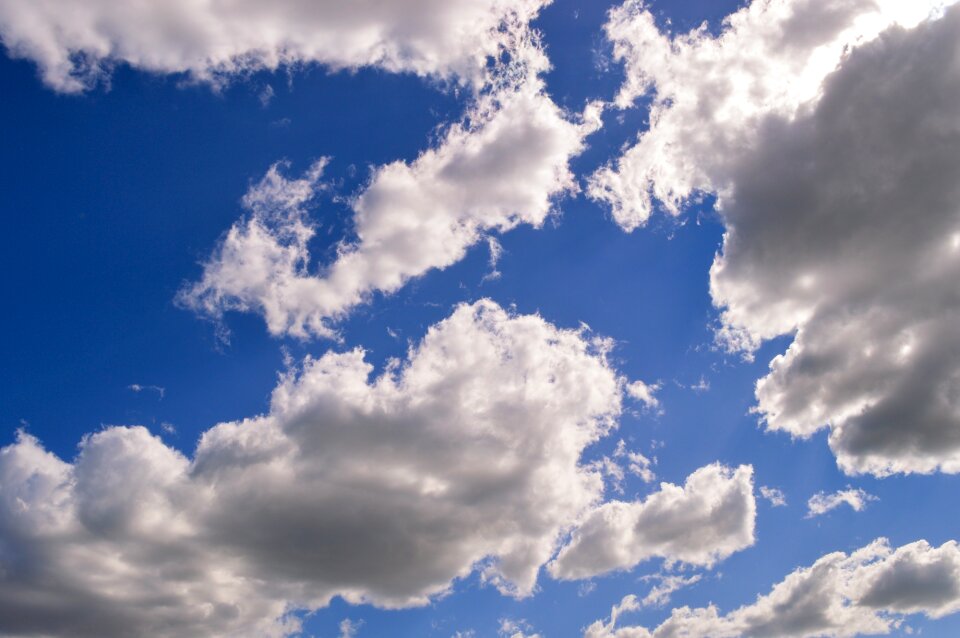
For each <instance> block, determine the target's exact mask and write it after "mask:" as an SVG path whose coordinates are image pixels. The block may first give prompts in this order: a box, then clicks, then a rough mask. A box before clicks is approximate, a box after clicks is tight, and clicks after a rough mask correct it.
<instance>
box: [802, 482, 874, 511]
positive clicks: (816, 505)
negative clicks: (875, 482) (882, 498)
mask: <svg viewBox="0 0 960 638" xmlns="http://www.w3.org/2000/svg"><path fill="white" fill-rule="evenodd" d="M876 500H879V499H877V497H876V496H873V495H872V494H867V493H866V492H864V491H863V490H862V489H859V488H857V489H853V488H847V489H845V490H838V491H837V492H834V493H833V494H827V493H825V492H817V493H816V494H814V495H813V496H811V497H810V500H809V501H807V518H813V517H814V516H820V515H821V514H826V513H827V512H829V511H831V510H835V509H837V508H838V507H840V506H841V505H843V504H847V505H849V506H850V507H851V508H853V511H854V512H862V511H863V510H864V509H866V507H867V503H869V502H870V501H876Z"/></svg>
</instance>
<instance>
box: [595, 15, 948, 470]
mask: <svg viewBox="0 0 960 638" xmlns="http://www.w3.org/2000/svg"><path fill="white" fill-rule="evenodd" d="M948 4H950V3H945V2H937V1H931V2H897V1H890V2H873V1H866V0H864V1H862V2H860V1H851V2H843V3H827V2H806V1H799V0H797V1H794V0H777V1H774V2H754V3H751V4H750V5H748V6H746V7H744V8H743V9H742V10H740V11H739V12H737V13H735V14H734V15H733V16H731V17H730V18H729V19H728V20H727V21H726V23H725V28H724V30H723V32H722V33H721V35H719V36H717V37H713V36H711V35H710V34H709V33H708V32H706V31H704V30H700V31H695V32H693V33H691V34H688V35H686V36H683V37H679V38H676V39H670V38H669V37H668V36H666V35H664V34H662V33H661V32H660V31H659V30H658V28H657V27H656V25H655V21H654V18H653V17H652V15H651V14H650V13H649V12H648V11H646V10H644V9H643V7H642V5H640V4H638V3H635V2H628V3H627V4H626V5H624V7H622V8H621V9H619V10H617V11H615V12H614V13H613V14H612V17H611V20H610V22H609V24H608V25H607V30H608V33H609V34H610V36H611V37H612V38H613V39H614V42H615V44H616V52H617V55H618V56H619V57H620V58H621V59H623V60H625V62H626V66H627V69H628V79H627V83H626V84H625V85H624V87H623V89H622V91H621V95H620V98H619V103H620V104H621V106H627V105H629V103H630V102H631V101H632V100H633V99H634V98H635V97H637V96H638V95H640V94H641V93H643V92H645V91H655V95H656V97H655V102H654V106H653V107H652V112H651V116H650V121H651V126H650V130H649V131H647V132H645V133H642V134H641V135H640V138H639V142H638V144H637V145H636V146H634V147H632V148H631V149H629V150H627V151H626V153H625V154H624V155H623V157H622V158H620V160H619V161H618V162H617V164H616V165H615V166H611V167H608V168H605V169H603V170H601V171H600V172H598V173H597V174H596V175H594V176H593V178H592V179H591V194H592V195H593V196H594V197H596V198H599V199H601V200H604V201H607V202H609V203H610V205H611V206H612V207H613V211H614V216H615V217H616V219H617V221H618V222H619V223H620V224H621V225H622V226H623V227H624V228H626V229H633V228H635V227H637V226H639V225H641V224H643V223H644V222H645V221H646V219H647V218H648V217H649V215H650V213H651V211H652V210H653V207H654V204H655V203H659V204H661V205H662V206H663V207H664V208H665V209H666V210H667V211H669V212H671V213H673V214H678V213H679V212H680V210H681V209H682V208H683V207H684V205H685V204H687V203H688V202H689V201H690V199H691V198H692V197H695V196H696V195H697V194H698V193H701V192H714V193H717V194H718V195H719V204H718V207H719V210H720V212H721V214H722V216H723V219H724V222H725V224H726V226H727V233H726V235H725V237H724V243H723V249H722V253H721V254H720V256H719V257H718V258H717V260H716V261H715V263H714V265H713V269H712V271H711V294H712V296H713V300H714V303H715V304H716V305H717V306H718V307H719V308H720V309H721V310H722V316H721V321H722V329H721V332H720V335H721V338H722V340H723V341H724V342H725V343H726V344H727V345H728V346H729V347H731V348H734V349H742V350H745V351H747V352H749V351H752V350H753V349H755V348H756V347H757V346H758V345H759V344H760V343H761V342H762V341H764V340H766V339H770V338H773V337H776V336H779V335H785V334H794V335H795V339H794V342H793V344H792V345H791V346H790V348H789V350H788V351H787V353H786V354H784V355H782V356H779V357H776V358H775V359H774V360H773V362H772V363H771V371H770V374H769V375H768V376H766V377H765V378H764V379H762V380H761V381H760V383H759V384H758V386H757V399H758V411H759V414H760V415H761V416H762V418H763V420H764V421H765V423H766V425H767V427H768V428H769V429H771V430H777V431H784V432H787V433H789V434H790V435H792V436H795V437H802V438H807V437H809V436H811V435H812V434H813V433H814V432H816V431H818V430H820V429H822V428H825V427H829V428H830V430H831V432H830V446H831V448H832V449H833V450H834V452H835V454H836V456H837V460H838V462H839V464H840V466H841V467H842V468H843V470H844V471H845V472H848V473H851V474H857V473H872V474H877V475H887V474H890V473H897V472H925V473H926V472H933V471H937V470H940V471H944V472H951V473H955V472H958V471H960V367H958V363H957V362H958V361H960V357H958V352H960V350H958V348H960V322H958V319H957V318H958V316H960V297H958V296H957V292H956V291H957V288H956V282H957V281H958V280H960V250H958V249H957V248H956V245H957V242H955V241H953V238H954V237H956V236H957V233H958V232H960V231H958V229H960V205H958V203H957V202H958V201H960V187H958V184H960V168H958V167H960V162H958V158H960V135H958V127H957V122H958V121H960V99H958V96H960V66H958V64H957V59H958V47H957V42H960V37H958V35H960V11H958V10H956V9H946V5H948ZM877 78H883V81H877ZM917 96H922V99H918V97H917ZM920 215H922V219H923V221H922V223H917V221H916V220H917V218H918V216H920Z"/></svg>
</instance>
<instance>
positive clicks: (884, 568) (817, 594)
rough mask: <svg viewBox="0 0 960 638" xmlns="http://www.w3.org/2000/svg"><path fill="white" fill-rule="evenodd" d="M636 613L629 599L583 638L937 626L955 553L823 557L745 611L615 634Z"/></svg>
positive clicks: (847, 634) (792, 634)
mask: <svg viewBox="0 0 960 638" xmlns="http://www.w3.org/2000/svg"><path fill="white" fill-rule="evenodd" d="M637 608H639V605H638V604H637V602H636V597H633V596H628V597H626V598H624V600H623V601H622V602H621V603H620V604H619V605H617V606H615V607H614V608H613V612H612V614H611V619H610V621H609V622H606V623H605V622H603V621H599V620H598V621H596V622H595V623H593V624H592V625H591V626H590V627H588V628H587V630H586V633H585V634H584V636H585V638H670V637H680V636H710V637H711V638H739V637H741V636H750V637H751V638H774V637H776V638H814V637H816V638H820V637H826V638H852V637H853V636H861V635H871V636H872V635H880V634H889V633H890V632H891V631H892V630H894V629H896V628H898V627H900V626H901V624H902V622H903V620H904V619H905V617H907V616H909V615H911V614H923V615H924V616H927V617H928V618H942V617H943V616H946V615H948V614H952V613H955V612H957V611H960V547H958V545H957V543H956V542H955V541H950V542H947V543H944V544H943V545H941V546H940V547H937V548H935V547H931V546H930V545H929V544H927V542H926V541H918V542H915V543H911V544H909V545H904V546H903V547H900V548H898V549H896V550H893V549H891V548H890V546H889V544H888V543H887V541H886V539H879V540H877V541H874V542H873V543H871V544H870V545H867V546H866V547H863V548H861V549H859V550H857V551H856V552H853V553H852V554H850V555H847V554H844V553H843V552H836V553H833V554H828V555H826V556H824V557H822V558H820V559H819V560H818V561H816V562H815V563H814V564H813V565H812V566H811V567H806V568H801V569H798V570H796V571H794V572H792V573H791V574H790V575H788V576H787V577H786V578H785V579H784V580H783V581H782V582H780V583H778V584H776V585H775V586H774V587H773V589H772V591H771V592H770V593H769V594H767V595H765V596H760V597H759V598H757V601H756V602H755V603H753V604H751V605H747V606H744V607H741V608H739V609H737V610H735V611H733V612H731V613H729V614H726V615H721V614H720V613H719V612H718V610H717V608H716V607H714V606H712V605H711V606H710V607H701V608H697V609H691V608H689V607H681V608H678V609H674V610H673V612H672V614H671V616H670V617H669V618H668V619H667V620H666V621H665V622H663V623H662V624H661V625H660V626H659V627H657V628H656V629H655V630H654V631H650V630H648V629H645V628H643V627H621V628H617V627H616V624H617V617H618V615H619V614H620V613H622V612H623V611H626V610H634V609H637Z"/></svg>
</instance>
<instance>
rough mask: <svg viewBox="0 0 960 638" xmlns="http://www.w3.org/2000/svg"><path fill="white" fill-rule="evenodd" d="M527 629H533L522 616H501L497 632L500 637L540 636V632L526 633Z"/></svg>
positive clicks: (532, 637)
mask: <svg viewBox="0 0 960 638" xmlns="http://www.w3.org/2000/svg"><path fill="white" fill-rule="evenodd" d="M529 631H533V629H532V628H531V627H530V623H528V622H527V621H526V620H523V619H522V618H521V619H520V620H512V619H510V618H501V619H500V629H499V630H498V632H497V634H498V635H499V636H500V637H501V638H541V636H540V634H531V633H527V632H529Z"/></svg>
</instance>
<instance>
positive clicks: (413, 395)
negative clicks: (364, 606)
mask: <svg viewBox="0 0 960 638" xmlns="http://www.w3.org/2000/svg"><path fill="white" fill-rule="evenodd" d="M608 347H609V343H608V342H607V341H604V340H600V339H596V338H590V337H589V336H588V335H587V334H585V333H583V332H582V331H569V330H560V329H557V328H555V327H553V326H551V325H550V324H548V323H546V322H545V321H543V320H542V319H540V318H539V317H536V316H513V315H510V314H508V313H507V312H505V311H504V310H502V309H501V308H500V307H499V306H497V305H496V304H494V303H492V302H489V301H481V302H477V303H476V304H473V305H470V306H461V307H459V308H458V309H457V310H456V311H455V312H454V313H453V314H452V315H451V316H450V317H449V318H448V319H446V320H444V321H442V322H441V323H439V324H437V325H436V326H434V327H433V328H431V329H430V330H429V332H428V333H427V335H426V336H425V337H424V339H423V341H422V342H421V343H420V344H419V345H417V346H415V347H413V348H412V349H411V351H410V353H409V355H408V357H407V359H406V361H404V362H402V363H401V362H396V363H394V364H391V365H390V366H389V367H388V369H387V371H386V372H384V373H383V374H382V375H380V376H378V377H375V378H371V371H372V368H371V366H370V365H369V364H368V363H366V362H365V360H364V353H363V351H362V350H353V351H350V352H345V353H328V354H326V355H324V356H323V357H320V358H319V359H307V360H306V361H305V362H304V364H303V366H302V369H300V370H298V371H291V372H289V373H287V374H286V375H285V376H284V377H283V378H282V379H281V382H280V384H279V385H278V386H277V388H276V389H275V390H274V392H273V396H272V399H271V405H270V411H269V413H267V414H265V415H263V416H258V417H255V418H251V419H247V420H244V421H241V422H234V423H224V424H220V425H217V426H216V427H214V428H212V429H210V430H208V431H207V432H206V433H205V434H204V435H203V437H202V438H201V440H200V443H199V445H198V447H197V449H196V452H195V454H194V455H193V458H187V457H185V456H183V455H182V454H180V453H179V452H177V451H176V450H174V449H172V448H170V447H168V446H166V445H165V444H164V443H163V442H162V441H161V440H160V439H158V438H156V437H154V436H152V435H151V434H150V433H149V432H148V431H147V430H146V429H144V428H141V427H129V428H128V427H111V428H107V429H104V430H102V431H100V432H97V433H95V434H92V435H90V436H88V437H86V438H85V439H84V440H83V442H82V444H81V447H80V453H79V455H78V456H77V458H76V459H75V460H74V461H73V462H64V461H62V460H60V459H58V458H57V457H55V456H54V455H52V454H50V453H49V452H47V451H45V450H44V449H43V448H42V447H41V445H40V443H39V442H38V441H37V440H35V439H34V438H32V437H30V436H29V435H27V434H21V435H20V437H19V439H18V441H17V442H16V443H14V444H13V445H11V446H8V447H6V448H4V449H3V450H2V451H0V537H2V538H3V539H4V543H3V545H2V547H0V633H3V634H4V635H63V636H66V635H70V636H99V637H103V636H121V635H122V636H129V635H144V636H161V637H162V636H183V635H230V636H283V635H288V634H290V633H292V632H294V631H296V630H297V627H298V625H299V623H298V619H297V616H295V615H292V614H291V612H293V611H295V610H298V609H311V608H317V607H320V606H323V605H326V604H327V602H328V601H329V600H330V599H331V597H333V596H342V597H343V598H345V599H346V600H348V601H350V602H354V603H357V602H362V601H367V602H372V603H374V604H377V605H380V606H385V607H401V606H410V605H420V604H425V603H426V602H428V600H429V598H430V597H431V596H436V595H440V594H442V593H444V592H446V591H448V590H449V588H450V587H451V586H452V583H453V581H454V580H455V579H457V578H461V577H464V576H467V575H468V574H470V573H471V572H473V571H474V570H480V572H481V574H482V577H483V579H484V580H485V581H486V582H488V583H490V584H492V585H494V586H496V587H498V588H499V589H500V590H501V591H503V592H504V593H507V594H511V595H517V596H524V595H528V594H530V593H531V592H532V591H533V590H534V587H535V584H536V581H537V576H538V572H539V570H540V568H541V567H542V566H543V565H544V564H546V563H547V562H548V561H549V560H550V559H551V557H553V556H554V555H555V553H556V551H557V549H558V545H559V544H560V542H561V541H562V539H563V537H564V536H565V532H566V531H567V530H569V529H570V528H571V527H573V526H575V525H576V524H577V522H578V521H580V520H582V519H583V517H584V516H587V515H588V514H589V512H590V511H591V510H592V509H593V508H595V507H596V506H598V505H599V503H600V502H601V500H602V498H603V493H604V482H603V477H602V475H601V474H600V472H599V470H598V469H597V468H596V465H595V464H592V463H585V462H582V456H583V454H584V451H585V450H586V448H587V447H588V446H590V445H591V444H592V443H594V442H596V441H597V440H598V439H599V438H601V437H602V436H604V435H605V434H607V433H608V432H609V431H610V430H611V429H612V428H614V427H615V426H616V419H617V417H618V415H619V414H620V411H621V401H622V398H623V395H624V392H625V389H624V388H625V386H626V385H627V382H626V381H625V380H624V379H623V378H622V377H620V376H619V375H618V374H617V373H616V372H615V371H614V370H613V369H612V368H611V367H610V365H609V364H608V363H607V361H606V357H605V353H606V350H607V348H608ZM708 474H709V475H711V476H713V477H714V478H717V479H722V480H723V481H726V482H728V483H730V484H731V485H729V486H727V487H725V486H724V485H722V484H721V485H719V486H714V487H709V486H704V489H705V490H707V491H712V492H715V493H717V494H722V493H725V492H727V491H729V492H733V493H737V494H740V496H739V497H738V498H739V499H740V500H747V501H749V504H751V505H752V500H753V496H752V493H749V494H748V493H746V492H744V490H747V491H750V490H751V489H752V484H751V483H750V470H749V469H748V468H741V469H740V470H737V471H736V472H734V471H732V470H724V469H721V468H719V467H717V466H710V467H709V468H704V469H703V470H700V471H698V473H696V474H695V475H694V477H691V479H689V480H688V482H687V486H686V490H687V491H688V492H689V494H687V495H686V496H684V495H683V494H679V493H677V491H678V490H679V491H680V492H682V491H683V488H677V487H675V486H669V485H665V486H664V487H663V488H662V489H663V493H662V494H663V495H655V496H652V497H650V498H649V499H648V501H647V503H648V504H647V506H646V507H647V508H648V510H650V512H651V515H650V516H648V517H641V519H640V520H638V521H636V525H638V526H640V527H647V526H649V527H650V530H649V531H644V530H642V529H640V530H638V531H637V534H639V535H640V536H641V537H643V536H644V535H646V537H647V538H649V539H650V542H651V543H654V545H653V547H654V549H653V552H652V553H655V554H657V555H661V556H674V555H675V557H676V558H677V559H679V560H691V561H699V562H702V560H705V558H704V559H701V558H700V557H712V558H717V557H721V556H723V555H725V554H727V553H729V551H731V547H732V546H733V545H734V544H741V545H742V543H743V542H744V540H745V539H752V535H753V519H752V508H749V511H745V510H744V508H743V507H742V504H741V503H740V502H739V500H738V498H727V497H723V496H722V495H721V496H720V497H719V498H714V497H711V496H704V495H701V494H699V491H700V490H699V488H696V487H694V484H698V483H699V481H700V479H698V478H697V477H702V476H706V475H708ZM734 484H735V485H734ZM734 501H736V502H734ZM722 508H726V509H729V510H730V511H729V512H728V513H727V514H726V515H724V514H722V513H720V512H719V509H722ZM653 510H656V514H657V516H656V517H653V515H652V514H653ZM647 519H649V520H647ZM721 519H737V520H738V521H739V523H738V524H736V525H729V526H725V525H721V526H719V527H718V528H717V529H718V533H717V534H713V535H711V536H710V537H709V538H704V539H693V538H692V537H691V538H689V539H687V541H689V542H686V541H684V542H681V541H669V542H667V541H665V540H664V539H661V541H662V542H661V541H657V540H656V539H657V538H659V536H660V535H662V534H663V533H667V532H668V530H665V528H664V525H663V524H662V520H666V521H674V522H675V523H676V524H677V525H680V524H687V525H689V526H690V527H691V528H692V529H705V528H707V527H709V526H710V525H715V523H716V521H717V520H721ZM741 519H742V520H741ZM744 526H746V527H744ZM728 528H729V529H728ZM724 530H726V531H724ZM729 533H733V534H734V535H736V536H737V538H738V539H739V540H736V539H735V540H728V539H727V538H725V537H724V534H729ZM741 536H742V537H741ZM576 538H578V539H579V540H576V541H574V544H573V546H572V548H568V549H567V550H565V554H562V555H563V556H570V555H572V554H574V553H577V554H582V553H583V552H584V543H585V541H584V540H583V538H584V534H582V533H581V534H579V536H577V537H576ZM608 542H609V543H614V544H615V543H624V544H627V545H629V544H630V543H632V540H631V538H627V537H624V538H619V539H618V538H611V539H609V541H608ZM664 543H666V544H664ZM711 544H713V545H715V546H714V547H711ZM620 551H624V552H626V551H633V549H632V548H631V547H624V548H622V549H621V550H620ZM712 558H711V560H712ZM563 561H567V562H569V558H566V559H562V560H561V562H563ZM579 562H580V564H584V562H585V561H584V559H582V558H581V559H580V561H579ZM600 567H602V566H600ZM593 571H594V572H596V571H599V569H598V568H597V567H595V568H594V569H593Z"/></svg>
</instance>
